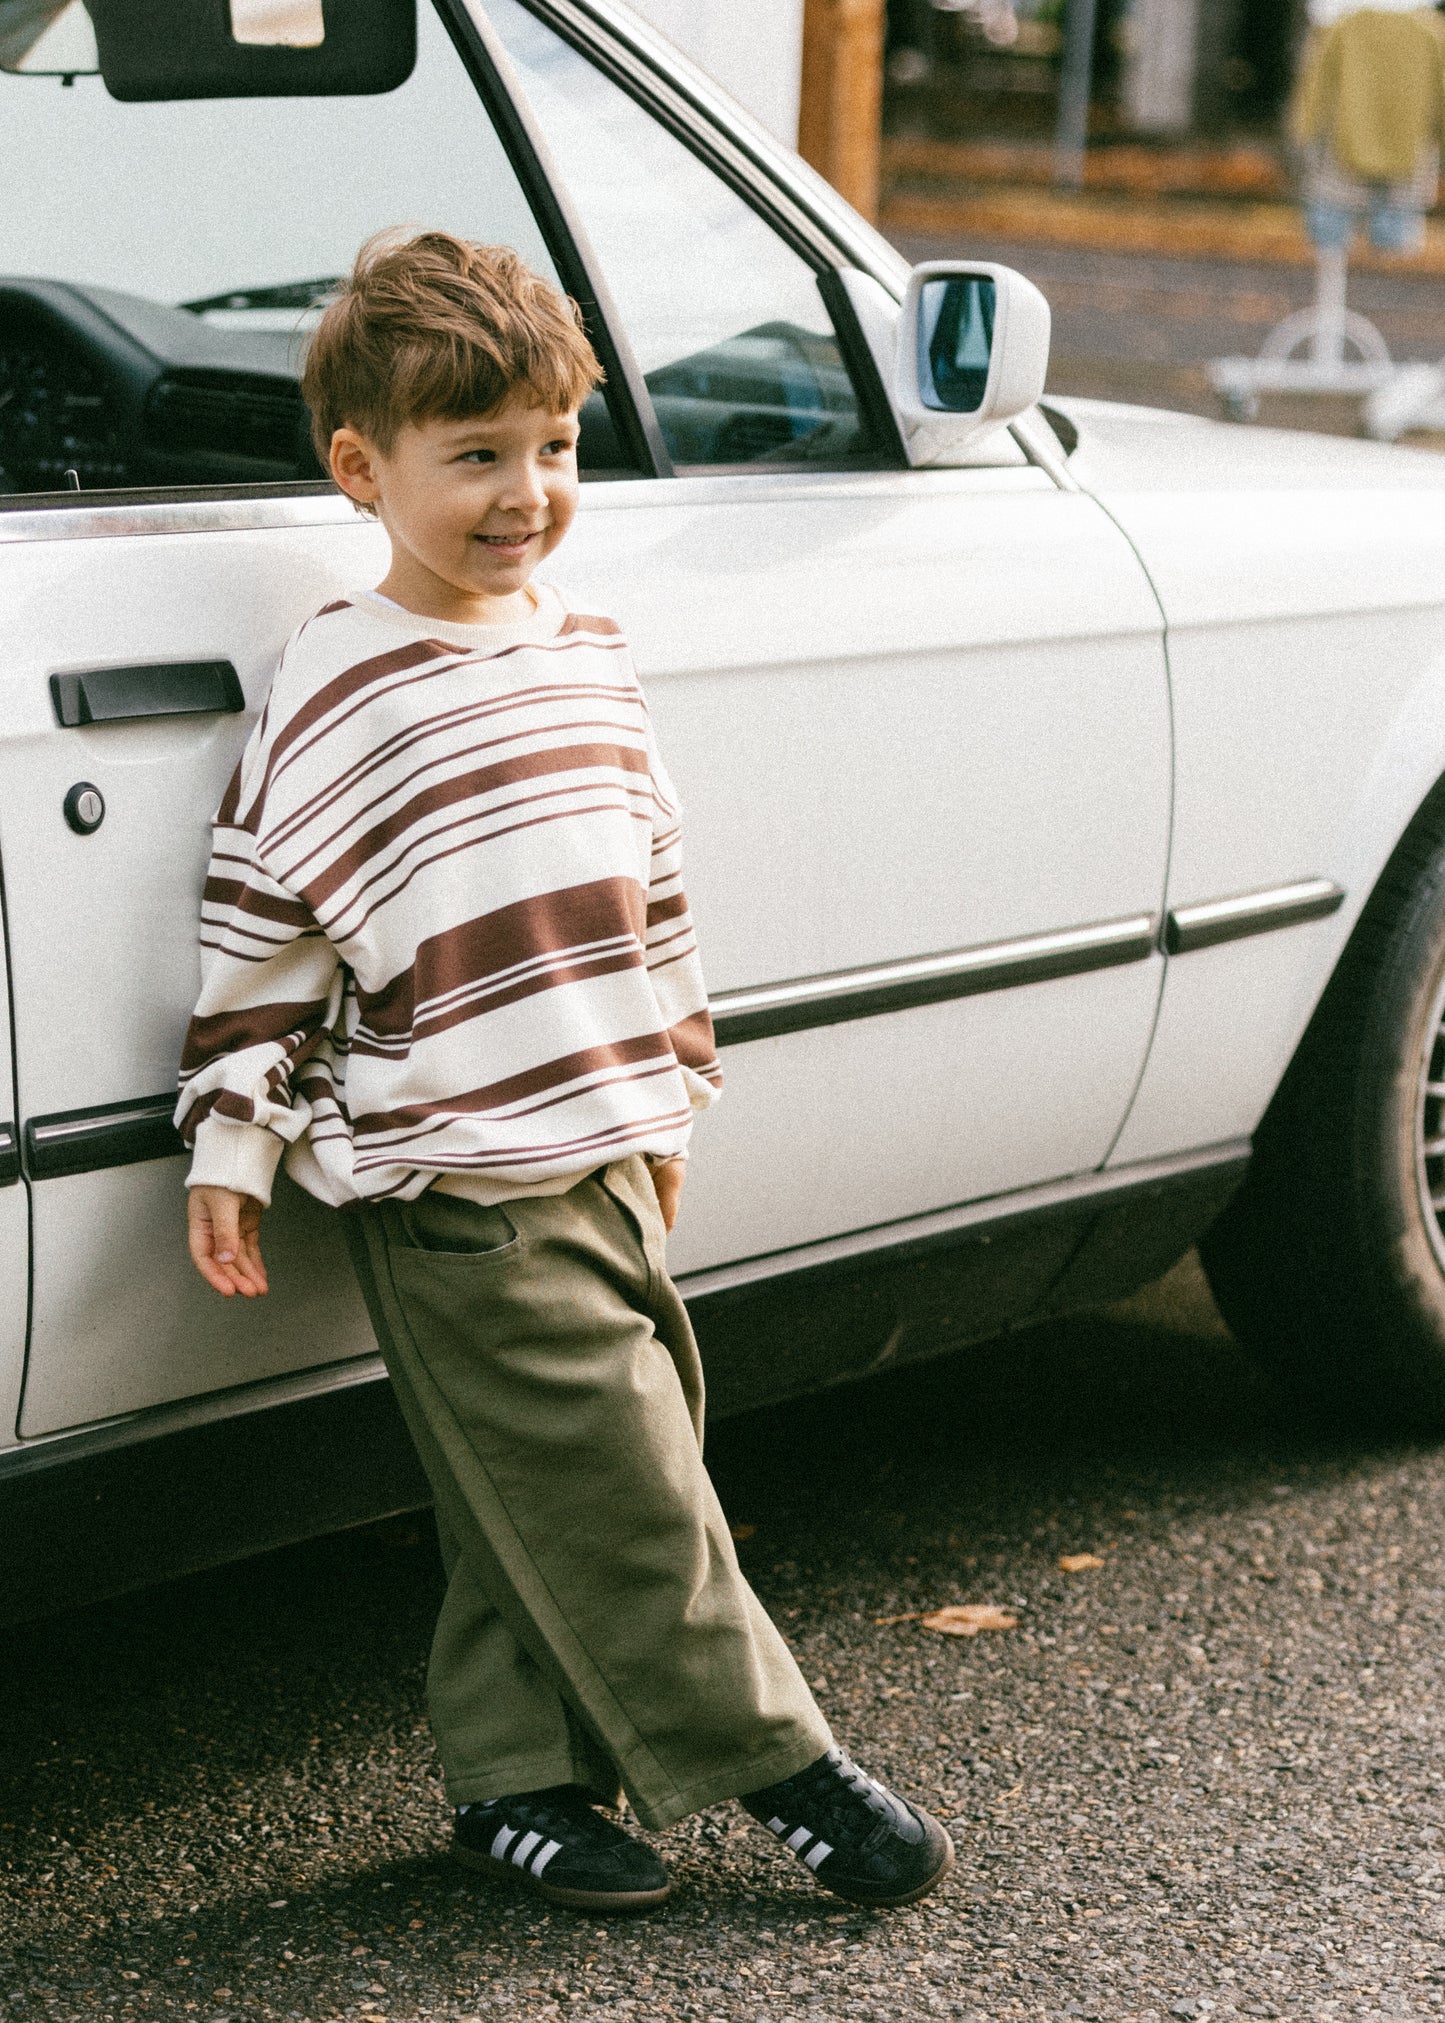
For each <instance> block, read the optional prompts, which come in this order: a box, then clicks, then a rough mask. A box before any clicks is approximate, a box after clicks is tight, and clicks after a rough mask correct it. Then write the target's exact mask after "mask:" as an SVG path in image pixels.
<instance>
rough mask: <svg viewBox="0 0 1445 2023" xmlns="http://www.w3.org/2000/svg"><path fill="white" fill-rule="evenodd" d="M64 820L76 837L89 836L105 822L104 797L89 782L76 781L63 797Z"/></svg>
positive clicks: (98, 789) (97, 788)
mask: <svg viewBox="0 0 1445 2023" xmlns="http://www.w3.org/2000/svg"><path fill="white" fill-rule="evenodd" d="M65 819H66V821H67V822H69V824H70V826H71V828H72V829H74V831H75V833H76V835H77V836H90V835H93V834H94V832H95V831H96V830H97V829H98V828H99V827H100V825H101V823H102V822H103V821H104V820H105V796H104V794H102V793H101V791H100V788H99V787H93V786H92V785H91V784H90V781H89V780H77V781H76V783H75V785H74V786H73V787H72V788H71V790H70V792H69V793H68V794H67V795H66V797H65Z"/></svg>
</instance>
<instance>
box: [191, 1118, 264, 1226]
mask: <svg viewBox="0 0 1445 2023" xmlns="http://www.w3.org/2000/svg"><path fill="white" fill-rule="evenodd" d="M285 1150H286V1147H285V1144H284V1143H283V1141H282V1140H281V1139H280V1138H278V1137H277V1136H276V1133H275V1132H274V1131H268V1130H266V1129H265V1127H264V1126H263V1125H261V1124H236V1123H232V1122H231V1120H230V1119H229V1118H226V1117H204V1118H202V1120H201V1122H200V1123H199V1124H198V1125H197V1126H196V1145H195V1150H194V1152H193V1153H192V1154H191V1170H190V1172H189V1173H188V1174H187V1175H186V1185H187V1187H229V1188H230V1189H231V1191H232V1192H233V1193H235V1194H249V1195H250V1196H251V1197H252V1198H253V1200H256V1201H259V1202H260V1204H261V1206H262V1207H263V1208H269V1207H270V1206H271V1183H272V1182H273V1180H274V1179H275V1178H276V1168H277V1166H278V1165H279V1164H280V1162H281V1154H282V1153H283V1152H284V1151H285Z"/></svg>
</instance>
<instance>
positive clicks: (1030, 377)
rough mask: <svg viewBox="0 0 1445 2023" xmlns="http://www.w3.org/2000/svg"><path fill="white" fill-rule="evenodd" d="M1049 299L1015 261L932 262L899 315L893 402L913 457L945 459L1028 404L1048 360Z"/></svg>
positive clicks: (918, 270) (912, 280)
mask: <svg viewBox="0 0 1445 2023" xmlns="http://www.w3.org/2000/svg"><path fill="white" fill-rule="evenodd" d="M1049 327H1050V317H1049V305H1048V302H1047V301H1046V300H1045V298H1044V297H1043V295H1041V294H1040V292H1039V290H1038V289H1037V288H1035V286H1034V284H1033V282H1032V281H1026V280H1025V279H1024V277H1023V275H1022V274H1018V273H1015V272H1014V270H1013V268H1012V267H997V266H994V265H993V264H992V263H991V262H986V261H977V262H975V261H960V260H928V261H925V262H924V264H923V265H922V266H920V267H915V268H914V270H913V273H912V275H911V276H910V277H909V282H908V292H907V293H906V294H905V296H904V298H903V308H902V311H901V313H900V315H899V319H898V345H897V354H896V365H895V373H894V405H895V407H896V409H897V414H898V421H899V425H900V427H901V429H902V431H903V440H904V443H905V445H906V446H907V450H908V461H909V462H910V463H911V464H915V465H917V464H949V463H953V462H954V461H956V459H957V457H958V455H959V452H960V451H962V450H964V449H965V448H967V446H968V445H969V444H971V443H972V442H974V441H975V440H976V439H977V438H978V437H979V436H981V435H985V434H987V433H988V432H989V431H991V430H993V429H997V428H1000V427H1002V426H1003V424H1004V423H1005V422H1010V421H1013V420H1014V419H1015V417H1016V416H1018V415H1021V414H1024V413H1025V412H1026V411H1027V410H1028V409H1029V408H1031V407H1032V406H1033V405H1034V403H1035V401H1037V400H1038V398H1039V396H1040V395H1041V394H1042V393H1043V390H1044V380H1045V378H1046V377H1047V374H1048V367H1049Z"/></svg>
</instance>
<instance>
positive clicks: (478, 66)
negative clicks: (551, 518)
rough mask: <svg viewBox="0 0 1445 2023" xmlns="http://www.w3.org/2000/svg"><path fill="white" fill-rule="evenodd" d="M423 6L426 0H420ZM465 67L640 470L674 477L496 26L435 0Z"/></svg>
mask: <svg viewBox="0 0 1445 2023" xmlns="http://www.w3.org/2000/svg"><path fill="white" fill-rule="evenodd" d="M421 4H422V5H426V4H427V0H421ZM431 4H432V5H434V6H435V8H436V11H437V14H438V16H439V17H440V19H441V22H442V25H443V27H444V28H445V29H446V30H447V33H448V34H449V35H450V36H451V39H452V42H453V44H454V45H455V47H456V50H457V54H458V55H459V57H460V58H461V60H462V62H463V64H464V65H465V66H466V69H467V72H468V75H469V76H470V77H471V80H472V83H473V85H474V86H475V87H476V90H477V95H478V96H479V98H480V99H481V101H482V106H483V109H484V110H485V112H486V113H487V115H488V117H489V118H490V120H491V122H492V125H493V127H494V129H495V130H496V134H497V138H498V140H499V141H500V142H501V144H502V149H503V152H504V153H505V154H506V157H507V160H508V161H509V162H510V164H511V167H512V171H513V173H514V174H515V175H516V177H517V180H518V182H519V183H520V184H521V187H522V194H523V196H524V197H525V199H526V201H527V203H528V205H529V207H530V209H531V212H532V215H533V217H534V219H535V220H536V223H537V228H538V230H539V231H540V232H541V234H542V238H543V240H544V242H545V244H546V247H547V250H548V252H549V253H550V254H551V256H552V259H553V262H554V264H555V265H556V268H557V272H558V274H559V276H560V277H561V281H562V286H563V287H564V288H565V289H566V290H567V293H568V294H569V295H571V296H572V297H573V299H574V300H575V301H576V303H577V305H578V307H579V308H580V309H581V311H582V319H583V322H584V323H585V324H586V326H587V334H588V336H589V337H590V338H591V339H592V343H593V347H594V349H595V350H596V352H597V356H598V358H599V359H600V361H601V364H602V370H603V372H604V373H605V374H606V375H607V397H608V405H609V407H610V408H611V410H612V416H613V420H614V422H615V423H616V424H617V426H618V428H619V432H620V433H621V435H622V438H623V444H624V447H625V449H626V450H627V451H628V453H629V456H630V458H631V460H632V464H633V466H635V471H636V474H637V475H638V476H640V477H659V478H665V477H671V476H672V459H671V457H670V456H669V455H668V450H667V445H666V443H665V442H664V441H663V436H662V430H661V428H660V427H659V426H658V421H657V416H656V415H655V413H654V412H653V407H652V400H651V397H650V396H649V394H648V391H647V386H646V383H645V381H644V380H643V377H642V369H641V367H640V366H639V365H638V363H637V359H636V357H635V355H634V353H633V350H632V346H631V344H630V343H629V342H628V339H627V333H626V328H625V326H624V324H623V321H622V318H621V317H620V316H619V315H618V313H617V307H616V304H615V303H614V302H613V300H612V296H611V293H610V291H609V289H608V286H607V281H606V277H605V276H604V274H603V272H602V269H601V264H600V262H599V261H598V259H597V257H596V255H595V253H594V252H593V251H592V248H591V246H590V245H589V243H588V240H587V235H586V232H585V230H584V229H583V226H582V223H581V220H580V219H579V218H578V216H577V214H576V212H575V210H574V209H573V206H572V203H571V200H570V198H569V196H568V194H567V185H566V180H565V178H564V177H563V176H562V174H561V172H560V171H559V169H558V167H557V164H556V163H555V161H554V160H553V159H552V154H551V150H550V149H549V147H548V145H547V141H546V137H545V136H544V134H543V133H542V130H541V127H540V125H539V123H538V121H537V119H536V116H535V114H534V113H533V112H532V109H531V107H530V106H529V105H528V103H527V100H526V96H525V94H524V92H523V90H522V88H521V83H520V80H519V79H518V78H517V76H516V73H515V71H514V70H513V68H512V64H511V61H510V59H509V57H508V55H507V51H506V47H505V45H504V44H503V42H502V40H501V38H500V36H499V35H498V34H497V31H496V29H495V28H494V27H493V26H492V24H491V22H490V21H489V20H487V18H486V15H485V11H484V9H483V8H481V7H471V6H468V5H467V0H431Z"/></svg>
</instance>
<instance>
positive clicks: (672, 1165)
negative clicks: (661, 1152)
mask: <svg viewBox="0 0 1445 2023" xmlns="http://www.w3.org/2000/svg"><path fill="white" fill-rule="evenodd" d="M647 1170H648V1172H649V1173H650V1174H651V1175H652V1185H653V1188H654V1189H655V1191H656V1194H657V1205H658V1207H659V1208H660V1209H661V1210H662V1223H663V1227H664V1229H667V1230H671V1228H672V1226H673V1224H674V1223H675V1222H676V1221H677V1211H678V1209H679V1208H680V1207H681V1206H682V1187H683V1182H684V1181H685V1180H686V1179H687V1161H686V1160H685V1159H669V1160H667V1161H666V1162H665V1163H664V1164H662V1165H660V1166H653V1165H649V1166H648V1169H647Z"/></svg>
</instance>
